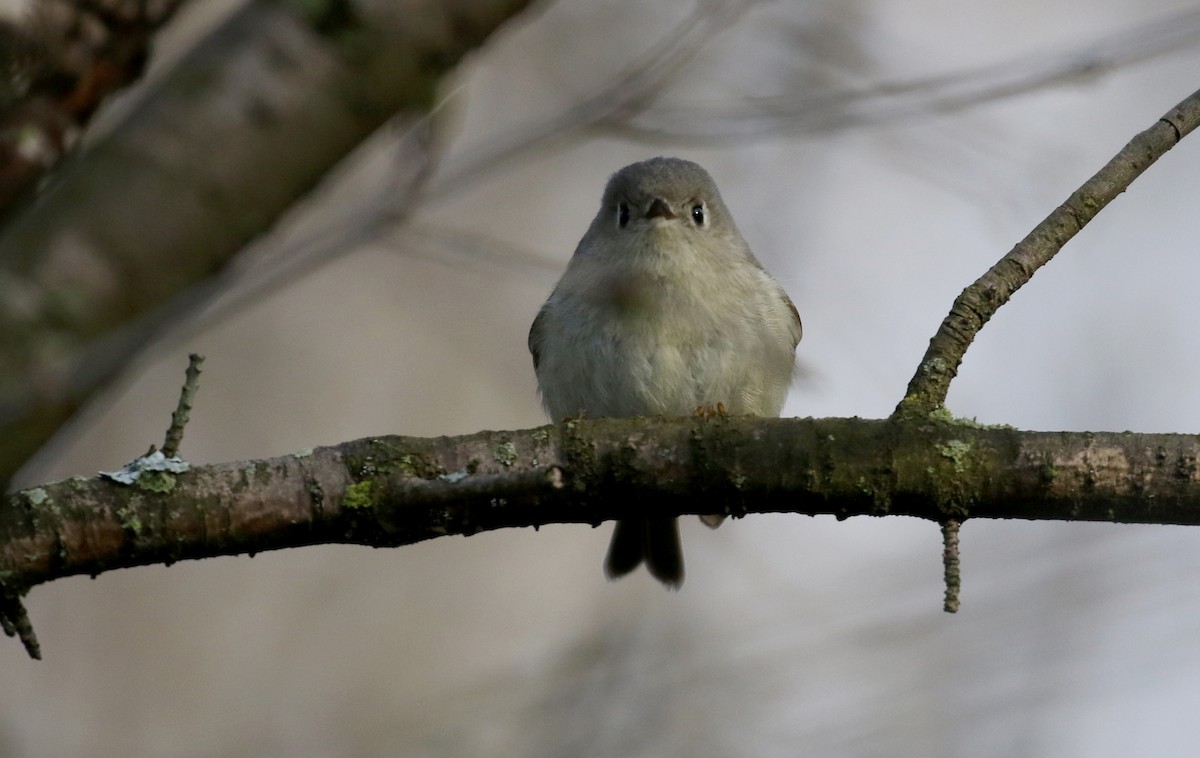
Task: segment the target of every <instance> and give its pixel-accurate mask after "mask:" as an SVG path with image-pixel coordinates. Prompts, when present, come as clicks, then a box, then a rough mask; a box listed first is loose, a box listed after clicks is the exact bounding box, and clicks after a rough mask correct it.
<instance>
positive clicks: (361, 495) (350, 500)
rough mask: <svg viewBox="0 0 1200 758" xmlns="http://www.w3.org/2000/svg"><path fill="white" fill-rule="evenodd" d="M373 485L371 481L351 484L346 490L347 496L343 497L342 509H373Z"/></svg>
mask: <svg viewBox="0 0 1200 758" xmlns="http://www.w3.org/2000/svg"><path fill="white" fill-rule="evenodd" d="M372 485H373V483H372V482H369V481H367V482H359V483H357V484H351V485H350V486H349V487H347V488H346V494H344V495H343V496H342V507H343V508H351V509H355V510H357V509H359V508H370V507H372V506H373V505H374V504H375V503H374V501H373V499H372V489H373V486H372Z"/></svg>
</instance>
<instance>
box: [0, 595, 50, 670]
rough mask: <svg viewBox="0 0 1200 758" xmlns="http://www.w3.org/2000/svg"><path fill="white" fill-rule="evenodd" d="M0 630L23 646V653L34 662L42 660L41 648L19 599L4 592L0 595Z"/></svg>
mask: <svg viewBox="0 0 1200 758" xmlns="http://www.w3.org/2000/svg"><path fill="white" fill-rule="evenodd" d="M0 629H3V630H4V633H5V634H7V635H8V636H9V637H16V638H17V639H19V640H21V644H22V645H24V646H25V652H27V653H29V657H30V658H33V659H34V660H35V661H40V660H41V659H42V646H41V645H40V644H39V643H38V638H37V634H35V633H34V631H33V625H32V624H30V623H29V614H28V613H27V612H26V611H25V605H24V604H23V603H22V602H21V598H19V597H17V596H16V595H14V594H9V593H8V592H4V593H3V594H0Z"/></svg>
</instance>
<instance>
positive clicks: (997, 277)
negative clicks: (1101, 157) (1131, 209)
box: [892, 90, 1200, 417]
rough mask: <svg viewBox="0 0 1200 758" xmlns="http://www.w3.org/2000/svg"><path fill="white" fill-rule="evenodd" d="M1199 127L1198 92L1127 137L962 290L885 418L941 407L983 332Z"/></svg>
mask: <svg viewBox="0 0 1200 758" xmlns="http://www.w3.org/2000/svg"><path fill="white" fill-rule="evenodd" d="M1198 124H1200V90H1198V91H1196V92H1193V93H1192V94H1191V95H1190V96H1188V97H1187V98H1186V99H1184V100H1183V101H1182V102H1181V103H1179V104H1178V105H1176V106H1175V107H1174V108H1172V109H1171V110H1170V111H1168V112H1167V113H1166V115H1164V116H1163V117H1162V118H1160V119H1159V120H1158V121H1156V122H1155V123H1154V125H1153V126H1151V127H1150V128H1149V129H1147V130H1145V131H1144V132H1142V133H1141V134H1139V135H1137V136H1136V137H1134V138H1133V139H1132V140H1131V141H1130V142H1129V144H1127V145H1126V146H1125V147H1124V148H1123V149H1122V150H1121V152H1119V153H1117V155H1116V156H1115V157H1113V159H1112V160H1110V161H1109V162H1108V163H1107V164H1106V165H1105V166H1104V168H1102V169H1100V171H1098V172H1097V173H1096V174H1095V176H1093V177H1092V178H1091V179H1088V180H1087V181H1086V182H1085V183H1084V184H1083V186H1082V187H1080V188H1079V189H1078V190H1076V191H1075V192H1074V193H1072V194H1071V196H1070V197H1069V198H1067V200H1066V202H1064V203H1063V204H1062V205H1060V206H1059V207H1058V208H1056V209H1055V210H1054V212H1053V213H1051V214H1050V215H1049V216H1047V217H1046V219H1045V220H1044V221H1042V223H1040V224H1038V225H1037V226H1036V227H1035V228H1034V230H1033V231H1032V232H1030V233H1029V235H1028V236H1027V237H1025V239H1023V240H1021V241H1020V242H1018V243H1017V245H1016V247H1014V248H1013V249H1012V250H1010V251H1009V253H1008V254H1007V255H1005V256H1004V257H1003V258H1001V259H1000V260H999V261H998V262H997V263H996V265H994V266H992V267H991V268H990V269H988V271H987V273H985V274H984V275H983V276H981V277H980V278H979V279H978V280H977V281H975V283H974V284H972V285H970V286H969V287H967V288H966V289H965V290H963V292H962V294H961V295H959V296H958V299H956V300H955V301H954V305H953V306H952V307H951V309H950V314H949V315H948V316H946V318H945V320H944V321H942V325H941V327H940V328H939V329H938V331H937V333H936V334H935V335H934V336H933V339H931V340H930V341H929V349H928V350H927V351H926V352H925V357H924V358H922V359H921V363H920V365H919V366H918V367H917V371H916V374H914V375H913V378H912V380H911V381H910V382H909V384H908V390H907V392H905V396H904V399H903V400H901V401H900V404H899V405H897V406H896V410H895V411H894V412H893V414H892V415H893V417H897V416H914V415H917V416H920V415H926V414H928V413H930V412H932V411H934V410H936V409H937V408H939V407H941V405H942V404H943V403H944V402H945V401H946V393H947V392H948V391H949V389H950V382H951V380H953V379H954V377H955V375H956V374H957V373H958V367H959V365H960V364H961V363H962V359H963V355H964V354H965V353H966V351H967V348H968V347H969V346H970V345H971V342H972V341H973V340H974V339H975V335H976V334H977V333H978V332H979V330H980V329H981V328H983V325H984V324H986V323H987V322H988V320H989V319H991V317H992V316H993V315H994V314H995V313H996V311H997V310H998V309H999V308H1000V306H1002V305H1004V304H1005V303H1006V302H1008V300H1009V298H1010V297H1012V295H1013V293H1014V292H1016V291H1017V290H1018V289H1020V288H1021V286H1022V285H1024V284H1025V283H1026V282H1028V281H1029V279H1030V278H1031V277H1032V276H1033V274H1034V272H1035V271H1037V270H1038V269H1039V268H1041V267H1042V266H1044V265H1045V264H1046V263H1047V262H1048V261H1049V260H1050V259H1051V258H1053V257H1054V256H1055V254H1056V253H1058V251H1059V250H1061V249H1062V247H1063V245H1065V244H1066V243H1067V242H1068V241H1069V240H1070V239H1071V238H1072V237H1074V236H1075V235H1076V234H1077V233H1078V232H1079V230H1080V229H1082V228H1083V227H1084V226H1086V225H1087V223H1088V222H1089V221H1091V220H1092V219H1093V218H1094V217H1095V216H1096V214H1098V213H1099V212H1100V211H1101V210H1103V209H1104V207H1105V206H1107V205H1108V204H1109V203H1110V202H1112V200H1113V199H1114V198H1116V197H1117V195H1119V194H1121V193H1122V192H1124V191H1125V190H1126V189H1127V188H1128V187H1129V185H1130V184H1131V183H1132V182H1133V180H1134V179H1136V178H1137V177H1139V176H1141V174H1142V172H1144V171H1145V170H1146V169H1147V168H1149V167H1150V165H1151V164H1153V163H1154V162H1155V161H1156V160H1158V159H1159V158H1160V157H1161V156H1162V155H1163V154H1164V153H1166V152H1167V151H1168V150H1170V149H1171V148H1172V147H1174V146H1175V145H1176V143H1178V142H1179V140H1181V139H1183V137H1184V136H1186V135H1187V134H1188V133H1189V132H1191V131H1192V130H1193V129H1195V128H1196V126H1197V125H1198Z"/></svg>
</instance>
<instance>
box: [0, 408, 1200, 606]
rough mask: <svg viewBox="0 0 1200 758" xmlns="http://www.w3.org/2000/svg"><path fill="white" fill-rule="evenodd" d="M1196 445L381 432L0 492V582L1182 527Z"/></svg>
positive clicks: (891, 436) (977, 437)
mask: <svg viewBox="0 0 1200 758" xmlns="http://www.w3.org/2000/svg"><path fill="white" fill-rule="evenodd" d="M1198 460H1200V438H1197V437H1195V436H1189V435H1172V434H1131V433H1123V434H1107V433H1106V434H1091V433H1066V432H1062V433H1056V432H1022V431H1018V430H1015V429H990V428H975V427H972V426H963V425H958V424H954V423H946V422H931V421H920V422H917V421H867V420H862V419H750V418H717V419H710V420H704V419H696V418H686V419H655V420H647V419H600V420H595V421H580V422H572V423H568V424H566V425H564V426H561V427H542V428H539V429H533V430H526V431H516V432H481V433H478V434H474V435H470V436H466V437H439V438H433V439H418V438H412V437H380V438H372V439H364V440H358V441H355V442H348V443H345V444H342V445H338V446H336V447H328V448H320V449H316V450H313V451H305V452H301V453H297V454H294V455H289V456H284V457H281V458H274V459H270V460H258V461H245V462H238V463H226V464H219V465H213V466H203V467H198V468H195V469H193V470H192V471H189V472H187V473H184V474H179V475H167V476H163V477H156V478H154V479H153V480H150V481H147V482H142V481H141V480H139V481H138V482H137V483H136V484H134V485H132V486H126V485H120V484H116V483H114V482H111V481H107V480H104V479H100V478H92V479H84V478H74V479H69V480H66V481H62V482H58V483H55V484H47V485H43V486H41V487H34V488H30V489H27V490H24V491H21V492H17V493H14V494H12V495H9V496H8V497H7V502H6V503H5V505H4V507H3V508H0V582H2V583H3V585H4V587H5V588H6V591H8V592H9V593H10V594H12V593H20V592H24V591H25V590H27V589H28V588H30V587H32V586H34V585H37V584H40V583H42V582H46V581H50V580H53V579H56V578H59V577H64V576H71V575H75V574H91V575H93V576H94V575H96V574H99V573H101V572H103V571H108V570H110V569H115V568H122V567H128V566H138V565H144V564H150V563H171V562H174V561H177V560H183V559H192V558H205V557H210V556H216V555H230V554H238V553H255V552H258V551H261V550H273V549H279V548H286V547H297V546H301V545H310V544H317V543H353V544H361V545H372V546H395V545H404V544H409V543H413V542H418V541H421V540H427V539H432V538H435V537H442V536H446V535H452V534H463V535H469V534H474V533H476V532H480V531H487V530H491V529H499V528H504V527H514V526H539V525H542V524H554V523H587V524H593V525H596V524H599V523H601V522H603V521H607V520H610V519H615V518H619V517H622V516H625V515H628V514H629V513H630V512H632V511H635V510H636V511H638V512H644V511H645V510H647V509H650V510H658V511H661V512H662V513H664V514H667V513H670V514H689V513H729V514H731V515H734V516H742V515H745V514H748V513H772V512H791V513H806V514H810V515H815V514H833V515H835V516H837V517H839V518H845V517H848V516H854V515H873V516H882V515H905V516H916V517H919V518H926V519H930V520H934V521H938V522H945V521H946V520H947V519H955V520H958V521H962V520H965V519H967V518H1022V519H1061V520H1086V521H1113V522H1138V523H1159V524H1200V466H1198V465H1197V461H1198Z"/></svg>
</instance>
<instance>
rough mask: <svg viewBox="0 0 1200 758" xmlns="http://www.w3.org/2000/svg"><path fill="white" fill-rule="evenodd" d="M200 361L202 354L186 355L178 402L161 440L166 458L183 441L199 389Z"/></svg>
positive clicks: (174, 452) (177, 449) (202, 361)
mask: <svg viewBox="0 0 1200 758" xmlns="http://www.w3.org/2000/svg"><path fill="white" fill-rule="evenodd" d="M201 363H204V356H203V355H200V354H199V353H192V354H191V355H189V356H188V367H187V372H186V374H185V376H186V379H184V382H183V389H181V390H180V391H179V404H178V405H176V406H175V412H174V413H172V414H171V426H170V427H169V428H168V429H167V436H166V438H165V439H164V440H163V446H162V454H163V455H165V456H166V457H168V458H171V457H173V456H174V455H175V454H176V453H178V452H179V446H180V445H181V444H182V443H183V428H184V427H185V426H187V422H188V418H189V416H190V414H191V412H192V401H193V400H194V399H195V398H196V390H198V389H200V364H201Z"/></svg>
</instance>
